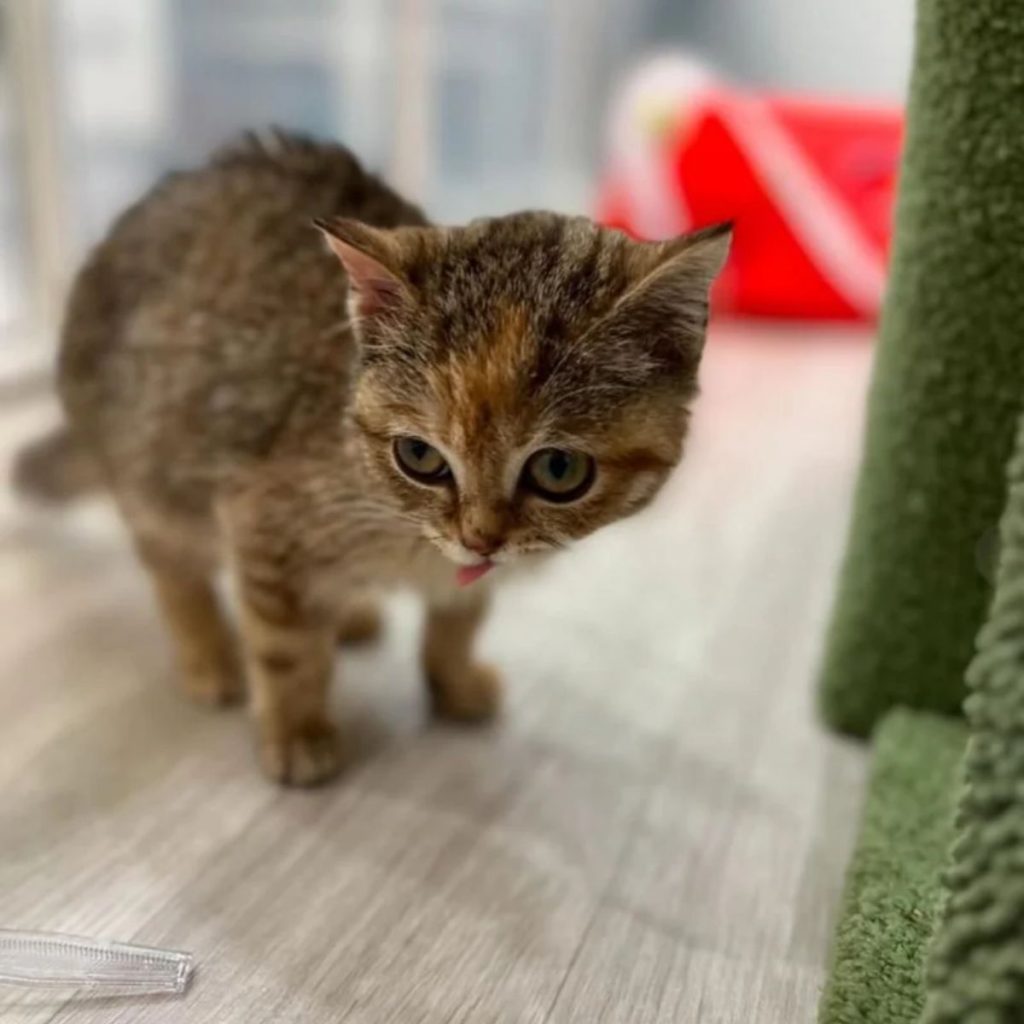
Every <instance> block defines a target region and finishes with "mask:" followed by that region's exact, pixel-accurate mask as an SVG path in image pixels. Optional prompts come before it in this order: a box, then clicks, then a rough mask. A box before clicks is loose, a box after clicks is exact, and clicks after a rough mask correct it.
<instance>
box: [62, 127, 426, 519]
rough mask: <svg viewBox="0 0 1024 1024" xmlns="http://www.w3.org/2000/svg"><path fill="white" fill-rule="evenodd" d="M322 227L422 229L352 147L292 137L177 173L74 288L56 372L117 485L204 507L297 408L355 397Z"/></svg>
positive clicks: (93, 258) (117, 232)
mask: <svg viewBox="0 0 1024 1024" xmlns="http://www.w3.org/2000/svg"><path fill="white" fill-rule="evenodd" d="M325 216H347V217H354V218H357V219H359V220H362V221H364V222H367V223H370V224H374V225H378V226H382V227H391V226H397V225H400V224H422V223H424V222H425V221H424V217H423V214H422V213H421V212H420V211H419V210H418V209H417V208H416V207H414V206H412V205H411V204H409V203H406V202H405V201H404V200H402V199H401V198H400V197H399V196H398V195H397V194H396V193H394V192H393V191H392V190H391V189H389V188H388V187H387V186H386V185H384V184H383V183H382V182H381V181H380V180H379V179H378V178H376V177H375V176H373V175H371V174H369V173H368V172H366V171H365V170H364V169H363V168H362V167H361V165H360V164H359V163H358V161H357V160H356V159H355V158H354V157H353V156H352V154H351V153H349V152H348V150H346V149H345V148H344V147H342V146H338V145H334V144H327V143H320V142H315V141H312V140H310V139H306V138H301V137H298V136H295V135H289V134H284V133H274V134H272V135H270V136H268V137H258V136H255V135H248V136H246V137H244V138H243V139H241V140H239V141H237V142H235V143H232V144H231V145H229V146H227V147H225V148H224V149H222V150H221V151H219V152H218V153H216V154H215V155H214V156H213V157H212V158H211V160H210V161H209V162H208V163H207V164H206V165H205V166H204V167H201V168H199V169H198V170H194V171H189V172H184V173H175V174H171V175H169V176H168V177H167V178H165V179H164V180H163V181H162V182H160V183H159V184H158V185H157V186H156V187H155V188H154V189H153V190H152V191H151V192H150V193H149V194H148V195H147V196H145V197H144V198H143V199H142V200H141V201H139V202H138V203H136V204H135V205H134V206H132V207H131V208H129V209H128V210H127V211H126V212H125V213H124V214H122V216H121V217H120V218H119V219H118V220H117V222H116V223H115V224H114V226H113V227H112V229H111V231H110V233H109V234H108V236H107V237H106V239H104V240H103V241H102V242H101V243H100V244H99V245H98V246H97V247H96V248H95V249H94V251H93V252H92V254H91V255H90V257H89V258H88V260H87V261H86V264H85V265H84V267H83V268H82V270H81V272H80V273H79V275H78V278H77V280H76V282H75V285H74V288H73V290H72V294H71V297H70V299H69V302H68V306H67V311H66V315H65V321H64V327H63V333H62V342H61V356H60V371H59V380H60V390H61V396H62V399H63V401H64V404H65V407H66V409H67V411H68V414H69V418H70V420H71V422H72V425H73V429H74V431H75V433H76V434H77V436H78V439H79V440H80V441H81V442H83V443H84V444H85V445H86V446H87V447H88V448H90V449H92V450H93V451H94V452H95V453H96V455H97V457H98V458H99V459H101V460H102V462H103V463H104V466H105V469H106V473H107V476H108V477H109V478H112V479H113V480H114V481H116V482H117V483H119V484H125V485H127V486H135V485H137V486H143V487H147V488H149V489H153V488H159V490H161V491H163V492H169V491H174V490H177V491H178V492H179V493H182V494H184V493H186V492H187V493H189V494H192V496H193V500H194V501H195V503H196V504H197V505H199V506H205V505H206V495H205V494H204V493H202V492H204V490H205V489H206V488H205V482H206V481H208V480H209V479H210V478H211V477H212V476H215V475H216V472H217V467H220V466H221V465H223V464H226V463H229V462H230V461H231V460H232V459H233V458H237V457H239V456H259V455H261V454H263V453H264V452H265V451H266V449H267V447H268V446H270V445H271V444H273V442H274V439H275V438H276V437H277V435H278V433H279V431H280V427H281V423H282V418H283V417H285V416H286V415H288V414H289V411H290V410H291V409H292V408H293V406H294V404H295V402H296V396H298V395H299V394H301V395H302V401H303V402H304V403H306V404H307V405H310V404H312V405H315V404H316V402H317V401H318V396H319V400H320V401H322V402H330V401H335V402H339V401H342V400H343V398H344V395H343V391H344V388H345V385H346V378H347V368H348V363H349V360H350V358H351V351H350V345H349V343H348V338H347V332H346V329H345V326H344V323H345V310H344V298H345V288H344V281H343V278H342V277H341V276H340V275H339V273H338V269H337V264H336V262H335V261H334V260H333V259H332V258H331V257H330V256H328V255H326V254H325V252H324V248H323V245H322V243H321V242H320V239H319V237H318V235H317V232H316V231H315V229H314V228H313V227H312V220H313V218H316V217H325ZM55 450H56V449H55ZM196 481H200V482H198V483H197V482H196Z"/></svg>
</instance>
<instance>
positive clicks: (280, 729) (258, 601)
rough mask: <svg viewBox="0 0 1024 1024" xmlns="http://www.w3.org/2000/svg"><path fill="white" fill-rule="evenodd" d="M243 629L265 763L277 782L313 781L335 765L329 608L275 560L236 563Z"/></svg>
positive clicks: (331, 771)
mask: <svg viewBox="0 0 1024 1024" xmlns="http://www.w3.org/2000/svg"><path fill="white" fill-rule="evenodd" d="M237 573H238V580H239V591H240V597H241V606H242V609H241V610H242V615H241V627H242V628H241V633H242V644H243V648H244V650H245V656H246V662H247V668H248V673H249V690H250V695H251V702H252V710H253V714H254V715H255V718H256V727H257V730H258V733H259V743H260V759H261V761H262V764H263V769H264V771H265V772H266V773H267V775H269V776H270V777H271V778H272V779H274V780H275V781H277V782H281V783H285V784H286V785H293V786H313V785H316V784H317V783H320V782H324V781H325V780H326V779H329V778H330V777H331V776H333V775H335V774H336V773H337V771H338V768H339V764H340V761H339V748H338V735H337V730H336V729H335V727H334V725H333V723H332V722H331V720H330V718H329V716H328V710H327V698H328V688H329V685H330V681H331V670H332V667H333V661H334V646H335V639H336V625H335V621H334V618H333V616H331V615H328V614H326V613H321V612H319V611H318V610H316V609H314V608H313V607H312V606H311V605H310V604H309V602H308V601H307V600H306V599H305V595H304V594H303V593H302V589H301V588H300V587H298V586H297V585H296V584H295V582H294V581H291V580H289V579H288V578H287V574H286V573H284V572H282V571H280V570H279V569H278V568H277V567H276V565H275V563H274V562H273V560H271V559H266V560H264V559H261V558H260V557H259V556H258V555H253V554H249V555H247V556H246V557H244V558H243V559H241V560H240V561H239V563H238V568H237Z"/></svg>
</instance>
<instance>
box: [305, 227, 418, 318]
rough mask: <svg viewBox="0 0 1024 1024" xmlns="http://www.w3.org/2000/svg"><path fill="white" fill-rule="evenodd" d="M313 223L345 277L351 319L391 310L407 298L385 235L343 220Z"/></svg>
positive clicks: (395, 252)
mask: <svg viewBox="0 0 1024 1024" xmlns="http://www.w3.org/2000/svg"><path fill="white" fill-rule="evenodd" d="M313 223H314V224H315V225H316V227H318V228H319V229H320V230H321V231H322V232H323V235H324V238H325V240H326V242H327V245H328V247H329V248H330V250H331V251H332V252H333V253H334V255H335V256H337V257H338V259H339V260H340V261H341V263H342V266H343V267H344V268H345V273H346V274H347V275H348V283H349V299H348V306H349V315H350V316H352V317H353V319H359V318H364V317H369V316H373V315H374V314H376V313H380V312H383V311H385V310H388V309H393V308H394V307H395V306H397V305H399V304H400V303H401V302H402V301H403V300H404V299H406V298H408V297H409V285H408V284H407V283H406V282H405V281H404V280H403V278H402V276H401V273H400V270H399V261H398V253H397V251H396V248H395V246H394V245H393V244H392V243H391V241H390V239H389V237H388V234H387V233H386V232H384V231H381V230H380V229H378V228H373V227H370V226H369V225H368V224H363V223H361V222H360V221H357V220H351V219H349V218H346V217H332V218H331V219H329V220H328V219H323V218H318V219H316V220H314V221H313Z"/></svg>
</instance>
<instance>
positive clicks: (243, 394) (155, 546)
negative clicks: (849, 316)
mask: <svg viewBox="0 0 1024 1024" xmlns="http://www.w3.org/2000/svg"><path fill="white" fill-rule="evenodd" d="M314 221H315V223H316V225H317V227H318V228H319V231H320V236H322V237H319V236H318V233H317V231H316V230H314V228H313V226H312V224H313V222H314ZM324 239H325V240H326V245H325V244H324ZM728 242H729V231H728V227H727V226H723V227H720V228H714V229H710V230H706V231H702V232H698V233H696V234H692V235H687V236H684V237H681V238H678V239H675V240H673V241H670V242H665V243H640V242H634V241H631V240H630V239H628V238H627V237H626V236H625V235H623V234H621V233H619V232H617V231H610V230H605V229H602V228H599V227H597V226H596V225H594V224H593V223H591V222H590V221H588V220H586V219H583V218H570V217H562V216H557V215H555V214H551V213H520V214H516V215H513V216H508V217H499V218H495V219H492V220H480V221H474V222H473V223H471V224H469V225H468V226H466V227H455V228H441V227H432V226H430V225H428V224H427V222H426V220H425V219H424V217H423V215H422V213H421V212H420V211H419V210H418V209H416V208H415V207H414V206H411V205H410V204H408V203H406V202H405V201H403V200H402V199H400V198H399V197H398V196H397V195H395V194H394V193H393V192H392V191H391V190H390V189H389V188H387V187H386V186H385V185H384V184H382V183H381V182H380V181H378V180H377V179H376V178H374V177H372V176H370V175H369V174H367V173H366V172H365V171H364V170H363V169H362V168H361V167H360V166H359V164H358V163H357V162H356V160H355V159H354V158H353V157H352V156H351V155H350V154H349V153H348V152H347V151H346V150H345V149H343V148H341V147H339V146H334V145H328V144H321V143H317V142H312V141H308V140H304V139H300V138H296V137H294V136H291V135H277V136H275V137H274V138H273V139H271V140H270V141H262V140H259V139H256V138H247V139H246V140H243V141H242V142H241V143H239V144H235V145H232V146H231V147H229V148H227V149H226V150H224V151H223V152H221V153H219V154H217V155H216V156H215V157H214V158H213V159H212V161H211V162H210V163H209V164H208V165H207V166H206V167H204V168H202V169H200V170H197V171H194V172H192V173H185V174H176V175H173V176H171V177H169V178H168V179H166V180H165V181H164V182H162V183H161V184H160V185H158V186H157V187H156V188H155V189H154V190H153V191H152V192H151V193H150V194H149V195H148V196H146V197H145V198H144V199H143V200H142V201H141V202H140V203H138V204H137V205H135V206H134V207H132V208H131V209H129V210H128V211H127V212H126V213H125V214H124V215H123V216H122V217H121V218H120V219H119V220H118V222H117V223H116V224H115V225H114V227H113V229H112V230H111V232H110V234H109V236H108V237H107V238H106V240H105V241H103V242H102V243H101V244H100V245H99V246H98V247H97V248H96V249H95V250H94V252H93V253H92V254H91V256H90V257H89V259H88V261H87V262H86V264H85V266H84V267H83V268H82V270H81V272H80V273H79V275H78V278H77V281H76V284H75V286H74V289H73V292H72V295H71V298H70V300H69V304H68V307H67V312H66V319H65V323H64V328H63V338H62V346H61V354H60V364H59V381H60V394H61V398H62V400H63V404H64V408H65V410H66V412H67V418H68V423H69V427H68V431H67V432H65V433H63V434H61V435H60V436H57V437H53V438H50V439H48V440H47V441H45V442H43V443H41V444H40V445H38V446H37V447H36V449H35V450H34V451H30V452H29V453H27V454H26V456H25V457H24V458H23V460H22V463H21V466H20V468H19V470H18V473H19V477H20V479H21V481H22V483H23V485H25V486H26V487H29V488H30V489H31V488H34V489H35V490H36V492H37V493H43V492H48V493H50V495H51V496H57V495H59V496H66V495H67V494H68V493H69V492H70V491H73V490H75V489H76V485H80V486H83V487H84V486H85V484H86V483H87V482H89V481H92V480H95V481H98V482H101V483H102V484H103V485H104V486H105V487H107V488H108V489H109V491H110V492H111V493H112V495H113V497H114V498H115V500H116V502H117V504H118V506H119V508H120V511H121V513H122V515H123V518H124V520H125V522H126V523H127V525H128V528H129V530H130V531H131V534H132V536H133V538H134V541H135V545H136V548H137V551H138V554H139V557H140V559H141V560H142V562H143V564H144V565H145V566H146V568H147V569H148V570H149V573H150V574H151V576H152V579H153V583H154V586H155V590H156V595H157V598H158V600H159V603H160V606H161V608H162V611H163V615H164V618H165V620H166V624H167V627H168V629H169V631H170V634H171V636H172V638H173V641H174V646H175V648H176V651H177V655H178V659H179V662H180V669H181V677H182V680H183V684H184V687H185V689H186V691H187V692H188V693H189V694H190V695H192V696H193V697H195V698H196V699H198V700H201V701H204V702H207V703H210V704H220V703H224V702H227V701H231V700H234V699H236V698H239V697H241V696H242V694H243V692H244V686H243V678H244V679H245V680H246V681H247V684H248V690H249V695H250V702H251V706H252V710H253V712H254V715H255V719H256V724H257V728H258V735H259V747H260V752H261V759H262V763H263V767H264V769H265V770H266V772H267V773H268V774H269V775H270V776H271V777H272V778H273V779H276V780H278V781H280V782H283V783H291V784H296V785H309V784H313V783H317V782H320V781H322V780H324V779H326V778H328V777H329V776H331V775H332V774H333V773H334V772H335V771H336V769H337V768H338V765H339V760H338V758H339V751H338V744H337V738H336V732H335V727H334V725H333V724H332V722H331V721H330V719H329V717H328V712H327V688H328V682H329V679H330V676H331V671H332V666H333V663H334V650H335V642H336V640H337V638H338V634H339V628H340V629H341V630H342V633H343V634H344V633H347V634H350V635H351V634H352V633H366V632H370V631H372V628H373V626H374V620H373V613H372V606H368V605H367V604H366V599H367V595H368V594H372V593H373V592H374V591H378V590H380V589H382V588H387V587H391V586H394V585H398V584H411V585H412V586H413V587H415V588H417V589H418V590H419V591H420V592H421V593H422V594H423V595H424V597H425V599H426V602H427V607H428V613H427V619H426V631H425V637H424V641H423V666H424V671H425V675H426V679H427V683H428V686H429V692H430V697H431V700H432V703H433V707H434V709H435V710H436V712H437V713H438V714H440V715H443V716H446V717H449V718H454V719H459V720H474V721H475V720H480V719H486V718H488V717H490V716H491V715H493V714H494V713H495V711H496V710H497V708H498V703H499V697H500V692H499V680H498V676H497V674H496V673H495V672H494V670H493V669H491V668H489V667H487V666H485V665H481V664H478V663H477V662H476V661H474V658H473V650H472V648H473V638H474V635H475V633H476V631H477V628H478V626H479V624H480V621H481V617H482V616H483V613H484V609H485V605H486V602H487V592H488V589H489V587H490V584H491V583H492V582H496V581H498V580H500V579H501V577H502V576H503V575H504V574H506V573H507V572H508V571H509V570H508V568H507V567H509V566H511V565H518V564H520V563H526V562H527V561H528V560H530V559H531V558H533V557H536V556H539V555H543V554H544V553H546V552H550V551H553V550H556V549H559V548H563V547H565V546H566V545H568V544H569V543H570V542H571V541H573V540H575V539H576V538H579V537H583V536H585V535H587V534H590V533H593V531H594V530H596V529H598V528H599V527H601V526H604V525H605V524H607V523H611V522H614V521H616V520H619V519H621V518H623V517H624V516H627V515H629V514H630V513H632V512H635V511H636V510H637V509H640V508H642V507H643V506H644V505H646V504H647V503H648V502H649V501H650V500H651V498H653V497H654V495H655V493H656V492H657V491H658V489H659V488H660V486H661V485H662V483H663V482H664V480H665V478H666V476H667V475H668V473H669V471H670V470H671V468H672V467H673V466H674V465H675V463H676V462H677V461H678V460H679V458H680V454H681V452H682V449H683V442H684V438H685V435H686V427H687V419H688V415H689V406H690V402H691V400H692V399H693V397H694V395H695V392H696V386H697V367H698V363H699V361H700V356H701V348H702V346H703V342H704V330H705V324H706V320H707V308H708V289H709V287H710V285H711V282H712V279H713V278H714V276H715V274H716V273H717V272H718V270H719V268H720V267H721V265H722V262H723V260H724V258H725V255H726V251H727V248H728ZM339 261H340V265H339ZM224 561H226V563H227V564H228V565H229V566H230V568H231V570H232V574H233V578H234V582H235V586H236V589H237V594H238V599H239V608H240V613H239V632H240V639H241V644H240V651H241V657H239V655H238V649H237V648H236V643H235V640H234V638H233V636H232V632H231V630H230V629H229V627H228V624H227V622H226V621H225V618H224V616H223V614H222V611H221V609H220V607H219V606H218V600H217V597H216V595H215V590H214V586H213V577H214V575H215V572H216V570H217V568H218V566H219V565H220V564H221V563H222V562H224ZM485 575H486V579H484V580H481V579H480V578H481V577H484V576H485Z"/></svg>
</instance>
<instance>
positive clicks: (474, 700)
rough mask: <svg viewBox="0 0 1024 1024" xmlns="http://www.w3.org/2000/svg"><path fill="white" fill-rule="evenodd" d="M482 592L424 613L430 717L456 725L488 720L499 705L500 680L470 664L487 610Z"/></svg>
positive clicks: (485, 667)
mask: <svg viewBox="0 0 1024 1024" xmlns="http://www.w3.org/2000/svg"><path fill="white" fill-rule="evenodd" d="M487 604H488V601H487V595H486V591H482V590H481V591H477V592H476V593H472V592H470V593H460V594H457V595H455V596H454V597H453V598H452V600H451V601H450V602H446V603H443V604H431V605H430V606H429V607H428V609H427V620H426V630H425V633H424V638H423V668H424V671H425V672H426V676H427V686H428V687H429V689H430V698H431V703H432V706H433V709H434V712H435V713H436V714H438V715H441V716H442V717H444V718H450V719H453V720H455V721H459V722H482V721H486V720H487V719H489V718H493V717H494V715H496V714H497V713H498V710H499V709H500V706H501V677H500V676H499V674H498V672H497V671H496V670H495V669H494V668H493V667H491V666H490V665H482V664H479V663H477V662H475V661H474V660H473V641H474V640H475V638H476V634H477V631H478V630H479V628H480V624H481V622H482V621H483V618H484V614H485V613H486V611H487Z"/></svg>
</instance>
